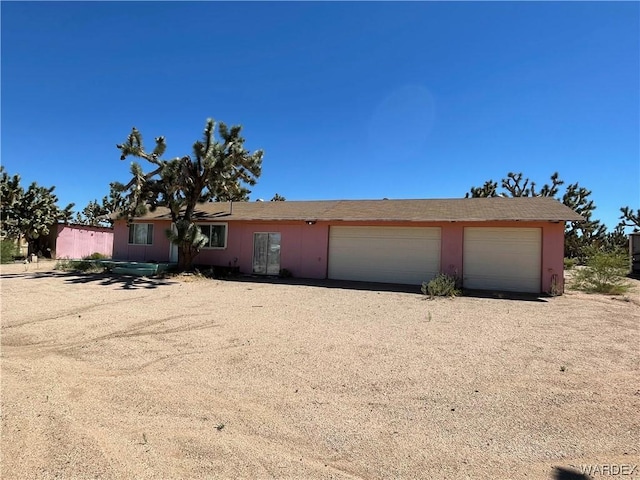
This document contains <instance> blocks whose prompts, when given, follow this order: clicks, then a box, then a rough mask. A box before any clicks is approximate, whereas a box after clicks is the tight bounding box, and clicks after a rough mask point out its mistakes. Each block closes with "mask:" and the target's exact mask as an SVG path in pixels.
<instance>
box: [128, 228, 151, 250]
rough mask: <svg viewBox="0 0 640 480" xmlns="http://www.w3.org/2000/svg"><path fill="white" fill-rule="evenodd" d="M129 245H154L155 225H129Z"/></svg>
mask: <svg viewBox="0 0 640 480" xmlns="http://www.w3.org/2000/svg"><path fill="white" fill-rule="evenodd" d="M129 243H130V244H133V245H151V244H152V243H153V224H152V223H132V224H131V225H129Z"/></svg>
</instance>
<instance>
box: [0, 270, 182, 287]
mask: <svg viewBox="0 0 640 480" xmlns="http://www.w3.org/2000/svg"><path fill="white" fill-rule="evenodd" d="M0 278H2V279H5V278H6V279H13V278H24V279H27V280H39V279H40V280H41V279H52V278H57V279H61V280H64V282H65V283H68V284H71V285H81V284H90V283H96V284H98V285H101V286H105V287H116V288H121V289H123V290H137V289H153V288H158V287H163V286H167V285H175V284H177V283H178V282H175V281H172V280H171V279H167V278H149V277H138V276H134V275H118V274H115V273H108V272H105V273H88V272H87V273H83V272H63V271H46V272H38V271H27V272H24V273H8V274H2V275H0Z"/></svg>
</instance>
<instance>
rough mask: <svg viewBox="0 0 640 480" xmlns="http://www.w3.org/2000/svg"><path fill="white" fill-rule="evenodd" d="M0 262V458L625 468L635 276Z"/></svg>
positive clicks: (637, 434)
mask: <svg viewBox="0 0 640 480" xmlns="http://www.w3.org/2000/svg"><path fill="white" fill-rule="evenodd" d="M0 274H1V275H0V288H1V297H0V298H1V302H2V305H1V314H2V319H1V321H2V323H1V355H0V359H1V365H0V367H1V370H0V372H1V382H2V390H1V407H2V411H1V413H2V431H1V434H2V438H1V447H2V459H1V468H2V470H1V477H2V478H3V479H25V478H30V479H53V478H56V479H93V478H96V479H174V478H175V479H191V478H193V479H200V478H225V479H226V478H244V479H269V478H278V479H329V478H334V479H353V478H361V479H365V478H366V479H391V478H394V479H405V478H406V479H413V478H433V479H465V478H470V479H521V478H522V479H523V478H527V479H547V478H560V476H558V475H559V474H558V472H559V470H558V468H567V469H569V468H573V469H574V470H576V471H579V469H580V468H581V466H602V465H609V466H611V465H618V466H625V465H626V466H627V467H625V468H626V469H627V470H625V471H627V472H629V471H630V470H629V469H630V468H632V467H633V466H634V465H635V466H636V468H635V470H633V472H632V474H631V475H627V476H624V477H620V478H640V472H639V468H640V448H639V439H640V415H639V413H638V412H640V383H639V381H638V378H639V377H638V373H639V372H638V367H639V362H638V360H639V339H640V335H639V330H638V326H639V320H640V316H639V313H640V301H639V293H640V288H639V282H638V281H633V282H634V290H633V291H632V292H631V293H630V294H628V295H627V296H625V297H612V296H606V295H587V294H583V293H578V292H575V291H571V290H568V291H567V292H566V293H565V295H563V296H560V297H553V298H551V297H549V298H539V299H535V298H529V299H514V298H494V297H464V296H463V297H458V298H454V299H436V300H427V299H426V298H425V297H424V296H423V295H421V294H420V293H419V291H418V289H415V292H414V291H402V289H399V290H398V289H393V288H384V287H383V286H379V287H375V286H370V285H358V284H345V283H336V282H333V283H332V282H316V283H315V284H305V282H304V281H301V280H296V279H291V280H288V281H285V280H272V281H264V280H261V279H252V278H243V279H241V280H213V279H205V278H200V277H197V276H180V277H173V278H166V279H144V278H141V279H133V278H131V277H124V276H123V277H119V276H111V275H95V274H75V273H68V272H60V271H54V270H53V263H51V262H49V263H46V262H45V263H40V264H39V265H38V266H35V265H29V266H25V265H22V264H15V265H3V266H2V267H0ZM307 283H308V282H307ZM584 478H587V477H584ZM594 478H596V477H594Z"/></svg>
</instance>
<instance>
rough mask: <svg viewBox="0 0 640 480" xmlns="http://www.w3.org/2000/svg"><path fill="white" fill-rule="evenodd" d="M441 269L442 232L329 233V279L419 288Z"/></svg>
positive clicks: (348, 229) (411, 229)
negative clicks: (403, 284) (408, 285)
mask: <svg viewBox="0 0 640 480" xmlns="http://www.w3.org/2000/svg"><path fill="white" fill-rule="evenodd" d="M439 269H440V229H439V228H420V227H339V226H338V227H331V229H330V239H329V278H332V279H338V280H358V281H369V282H389V283H406V284H416V285H419V284H420V283H421V282H423V281H425V280H429V279H430V278H432V277H433V276H434V275H435V274H436V273H437V272H438V271H439Z"/></svg>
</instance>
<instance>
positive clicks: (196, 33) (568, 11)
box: [1, 1, 640, 227]
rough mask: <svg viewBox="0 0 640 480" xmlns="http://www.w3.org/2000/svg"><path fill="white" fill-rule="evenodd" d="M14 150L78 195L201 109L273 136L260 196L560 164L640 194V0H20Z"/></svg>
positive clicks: (12, 161)
mask: <svg viewBox="0 0 640 480" xmlns="http://www.w3.org/2000/svg"><path fill="white" fill-rule="evenodd" d="M1 15H2V25H1V26H2V34H1V35H2V45H1V49H2V51H1V54H2V55H1V58H2V72H1V75H2V86H1V93H2V98H1V101H2V104H1V107H2V108H1V113H2V116H1V120H2V147H1V148H2V150H1V153H2V164H3V165H4V166H5V168H6V169H7V170H8V171H9V173H11V174H13V173H19V174H20V175H21V176H22V178H23V184H24V185H27V184H28V183H29V182H31V181H37V182H38V183H39V184H41V185H44V186H51V185H55V186H56V193H57V194H58V196H59V198H60V203H61V204H65V205H66V204H67V203H69V202H75V204H76V209H78V210H80V209H82V208H83V207H84V206H85V205H86V204H87V203H88V202H89V201H90V200H92V199H95V198H97V199H100V198H102V196H104V195H106V194H107V193H108V185H109V182H111V181H115V180H117V181H122V182H126V181H128V180H129V174H128V170H129V160H127V161H124V162H122V161H120V160H119V151H118V150H117V149H116V147H115V145H116V143H120V142H122V141H123V140H124V139H125V138H126V136H127V134H128V133H129V132H130V130H131V127H133V126H136V127H137V128H138V129H139V130H140V131H141V132H142V134H143V136H144V138H145V140H146V143H147V144H148V145H149V146H150V147H151V145H152V144H153V138H154V137H156V136H159V135H164V136H165V137H166V139H167V143H168V150H167V158H169V157H174V156H177V155H184V154H188V153H191V145H192V144H193V142H194V141H195V140H197V139H199V138H200V136H201V134H202V130H203V128H204V124H205V120H206V119H207V118H208V117H212V118H214V119H216V120H222V121H224V122H225V123H227V124H229V125H230V124H242V125H243V127H244V129H243V135H244V137H245V138H246V146H247V148H249V149H250V150H254V149H257V148H262V149H263V150H264V151H265V157H264V160H263V174H262V176H261V178H260V179H259V181H258V184H257V185H256V186H255V187H254V188H253V189H252V190H253V191H252V194H251V199H252V200H255V199H258V198H263V199H265V200H268V199H270V198H271V197H272V196H273V195H274V194H275V193H276V192H278V193H279V194H281V195H284V196H285V197H286V198H287V199H288V200H313V199H377V198H383V197H387V198H449V197H462V196H464V194H465V193H466V192H467V191H468V190H469V188H470V187H471V186H472V185H474V186H480V185H481V184H483V183H484V181H485V180H488V179H494V180H500V179H501V178H503V177H504V176H506V174H507V172H509V171H515V172H523V173H524V174H525V175H526V176H528V177H530V178H532V179H533V180H535V181H536V182H537V183H538V184H540V185H541V184H542V183H544V182H546V181H548V179H549V177H550V175H551V174H552V173H553V172H554V171H559V172H560V176H561V178H562V179H564V180H565V181H566V182H567V184H568V183H573V182H579V183H580V184H581V185H583V186H585V187H587V188H589V189H591V190H592V191H593V194H592V198H593V199H594V201H595V203H596V205H597V207H598V209H597V210H596V213H595V217H596V218H600V219H601V220H603V221H604V222H605V223H606V224H607V225H608V226H609V227H613V226H614V225H615V224H616V223H617V217H618V216H619V212H618V209H619V207H621V206H624V205H629V206H630V207H632V208H634V209H637V208H638V206H639V205H640V119H639V117H640V93H639V92H640V4H639V3H637V2H477V3H467V2H406V3H387V2H351V3H342V2H324V3H322V2H317V3H316V2H299V3H298V2H280V3H274V2H258V3H253V2H236V3H226V2H193V3H185V2H137V3H133V2H104V3H98V2H87V3H85V2H67V3H57V2H7V1H3V2H2V3H1Z"/></svg>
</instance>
